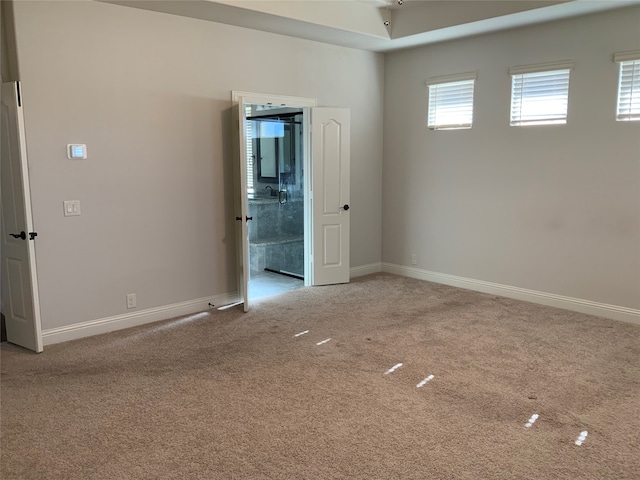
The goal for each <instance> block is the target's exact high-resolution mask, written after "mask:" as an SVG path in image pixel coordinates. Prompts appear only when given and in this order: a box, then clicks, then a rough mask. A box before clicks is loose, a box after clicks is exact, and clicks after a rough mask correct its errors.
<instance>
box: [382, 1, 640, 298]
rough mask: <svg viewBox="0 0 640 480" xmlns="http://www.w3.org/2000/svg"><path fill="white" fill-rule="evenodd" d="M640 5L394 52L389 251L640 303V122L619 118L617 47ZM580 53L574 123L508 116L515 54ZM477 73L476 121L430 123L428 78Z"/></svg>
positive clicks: (430, 263) (399, 260)
mask: <svg viewBox="0 0 640 480" xmlns="http://www.w3.org/2000/svg"><path fill="white" fill-rule="evenodd" d="M639 25H640V9H639V8H627V9H623V10H617V11H611V12H607V13H602V14H597V15H593V16H585V17H579V18H575V19H570V20H563V21H559V22H555V23H549V24H544V25H538V26H532V27H527V28H521V29H517V30H512V31H504V32H499V33H494V34H490V35H485V36H480V37H474V38H469V39H464V40H460V41H454V42H447V43H443V44H438V45H432V46H426V47H422V48H417V49H413V50H407V51H401V52H396V53H391V54H388V55H387V57H386V59H385V102H384V105H385V118H384V162H383V242H382V243H383V250H382V252H383V253H382V258H383V262H388V263H390V264H395V265H405V266H407V265H409V264H410V259H411V254H412V253H416V254H417V255H418V265H417V267H418V268H419V269H421V270H425V271H429V272H437V273H442V274H447V275H455V276H459V277H464V278H468V279H476V280H482V281H485V282H494V283H497V284H502V285H507V286H514V287H520V288H523V289H530V290H534V291H538V292H548V293H553V294H556V295H560V296H566V297H572V298H577V299H585V300H589V301H592V302H599V303H604V304H610V305H615V306H621V307H627V308H630V309H638V308H640V122H632V123H625V122H616V121H615V117H614V115H615V102H616V94H617V76H618V68H617V65H616V64H615V63H614V62H613V61H612V55H613V53H614V52H619V51H628V50H636V49H640V28H638V26H639ZM561 60H573V61H574V62H575V69H574V70H573V71H572V73H571V83H570V90H569V113H568V124H567V125H563V126H538V127H529V128H523V127H520V128H517V127H510V126H509V117H508V115H509V101H510V97H509V96H510V77H509V75H508V68H509V67H511V66H515V65H527V64H536V63H542V62H551V61H561ZM469 71H477V72H478V80H477V82H476V91H475V109H474V124H473V128H472V129H471V130H459V131H430V130H428V129H427V128H426V109H427V101H426V99H427V88H426V86H425V80H426V79H427V78H430V77H437V76H441V75H449V74H456V73H463V72H469Z"/></svg>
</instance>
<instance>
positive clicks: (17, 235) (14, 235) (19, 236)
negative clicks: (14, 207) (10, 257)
mask: <svg viewBox="0 0 640 480" xmlns="http://www.w3.org/2000/svg"><path fill="white" fill-rule="evenodd" d="M9 235H11V236H12V237H13V238H21V239H23V240H26V239H27V234H26V233H24V230H23V231H21V232H20V233H10V234H9Z"/></svg>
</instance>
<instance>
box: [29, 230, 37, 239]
mask: <svg viewBox="0 0 640 480" xmlns="http://www.w3.org/2000/svg"><path fill="white" fill-rule="evenodd" d="M37 236H38V232H29V240H33V239H34V238H36V237H37Z"/></svg>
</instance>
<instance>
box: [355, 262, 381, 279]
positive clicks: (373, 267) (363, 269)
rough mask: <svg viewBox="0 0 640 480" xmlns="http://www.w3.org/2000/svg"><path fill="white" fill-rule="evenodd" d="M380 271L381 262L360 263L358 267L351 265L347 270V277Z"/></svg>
mask: <svg viewBox="0 0 640 480" xmlns="http://www.w3.org/2000/svg"><path fill="white" fill-rule="evenodd" d="M381 271H382V263H381V262H377V263H369V264H367V265H360V266H359V267H352V268H351V269H350V270H349V278H356V277H362V276H364V275H369V274H370V273H378V272H381Z"/></svg>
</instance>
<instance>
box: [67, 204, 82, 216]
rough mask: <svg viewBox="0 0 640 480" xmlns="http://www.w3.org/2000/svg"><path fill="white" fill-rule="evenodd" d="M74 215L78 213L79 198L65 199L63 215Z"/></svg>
mask: <svg viewBox="0 0 640 480" xmlns="http://www.w3.org/2000/svg"><path fill="white" fill-rule="evenodd" d="M74 215H80V200H65V201H64V216H65V217H72V216H74Z"/></svg>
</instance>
